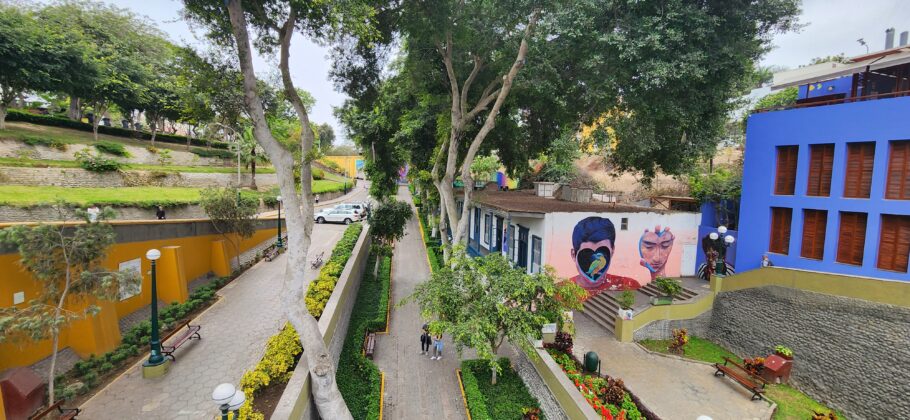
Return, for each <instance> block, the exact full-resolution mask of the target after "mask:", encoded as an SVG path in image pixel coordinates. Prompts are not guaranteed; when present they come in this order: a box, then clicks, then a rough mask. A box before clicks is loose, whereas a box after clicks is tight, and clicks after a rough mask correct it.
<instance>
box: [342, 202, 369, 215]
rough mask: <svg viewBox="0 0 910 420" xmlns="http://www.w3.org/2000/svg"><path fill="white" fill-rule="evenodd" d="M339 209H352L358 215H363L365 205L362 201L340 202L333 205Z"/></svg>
mask: <svg viewBox="0 0 910 420" xmlns="http://www.w3.org/2000/svg"><path fill="white" fill-rule="evenodd" d="M335 208H336V209H339V210H354V211H356V212H357V214H359V215H363V214H364V213H365V212H366V211H367V206H366V205H365V204H363V203H342V204H339V205H337V206H335Z"/></svg>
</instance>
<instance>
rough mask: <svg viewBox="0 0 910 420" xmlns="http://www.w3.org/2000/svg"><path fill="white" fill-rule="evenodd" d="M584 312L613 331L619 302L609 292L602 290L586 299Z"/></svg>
mask: <svg viewBox="0 0 910 420" xmlns="http://www.w3.org/2000/svg"><path fill="white" fill-rule="evenodd" d="M582 313H584V314H585V315H587V316H588V317H589V318H591V319H593V320H594V322H596V323H597V324H598V325H600V326H602V327H604V328H606V329H607V331H610V332H611V333H612V332H613V331H614V329H615V327H616V316H617V314H618V313H619V302H617V301H616V298H614V297H613V296H611V295H610V294H609V293H607V292H601V293H598V294H597V295H595V296H594V297H592V298H590V299H588V300H586V301H585V303H584V311H583V312H582Z"/></svg>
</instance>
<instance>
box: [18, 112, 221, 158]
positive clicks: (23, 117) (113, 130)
mask: <svg viewBox="0 0 910 420" xmlns="http://www.w3.org/2000/svg"><path fill="white" fill-rule="evenodd" d="M6 120H7V121H22V122H28V123H32V124H40V125H50V126H54V127H63V128H72V129H74V130H81V131H89V132H91V131H92V125H91V124H87V123H84V122H81V121H73V120H71V119H69V118H61V117H54V116H50V115H37V114H32V113H29V112H24V111H21V110H17V109H10V110H9V114H7V116H6ZM98 133H100V134H107V135H110V136H117V137H129V138H132V139H136V140H151V138H152V133H148V132H145V131H134V130H127V129H125V128H120V127H107V126H103V125H99V126H98ZM186 140H187V138H186V137H185V136H175V135H171V134H163V133H159V134H156V135H155V141H160V142H162V143H173V144H186ZM190 142H191V143H190V144H192V145H194V146H208V147H214V148H216V149H227V148H228V144H227V143H223V142H219V141H213V142H210V143H206V142H205V141H204V140H200V139H192V140H190Z"/></svg>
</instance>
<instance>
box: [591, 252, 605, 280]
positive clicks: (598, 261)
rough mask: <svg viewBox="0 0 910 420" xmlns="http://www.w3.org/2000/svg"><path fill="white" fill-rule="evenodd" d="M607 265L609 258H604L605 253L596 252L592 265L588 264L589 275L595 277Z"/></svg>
mask: <svg viewBox="0 0 910 420" xmlns="http://www.w3.org/2000/svg"><path fill="white" fill-rule="evenodd" d="M606 267H607V259H606V258H604V254H603V253H601V252H596V253H594V257H593V261H591V265H590V266H588V277H591V278H594V277H595V275H596V274H598V273H600V270H603V269H605V268H606Z"/></svg>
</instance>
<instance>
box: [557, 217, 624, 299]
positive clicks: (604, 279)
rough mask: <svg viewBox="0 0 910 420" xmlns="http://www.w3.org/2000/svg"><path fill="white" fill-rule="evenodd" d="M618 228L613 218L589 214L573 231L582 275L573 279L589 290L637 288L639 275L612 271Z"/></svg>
mask: <svg viewBox="0 0 910 420" xmlns="http://www.w3.org/2000/svg"><path fill="white" fill-rule="evenodd" d="M615 241H616V228H615V227H614V226H613V222H611V221H610V219H607V218H604V217H588V218H585V219H582V220H581V221H579V222H578V224H576V225H575V229H574V230H573V231H572V259H573V260H575V268H576V269H577V270H578V275H577V276H575V277H573V278H572V281H574V282H575V283H577V284H578V285H579V286H581V287H584V288H585V289H586V290H587V291H588V292H589V293H592V292H598V291H601V290H605V289H612V290H619V289H622V288H632V289H637V288H638V287H640V285H639V283H638V282H637V281H635V279H631V278H628V277H621V276H614V275H611V274H608V273H607V271H608V270H609V268H610V261H611V260H612V259H613V256H614V254H613V252H614V250H615V244H614V243H615Z"/></svg>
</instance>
